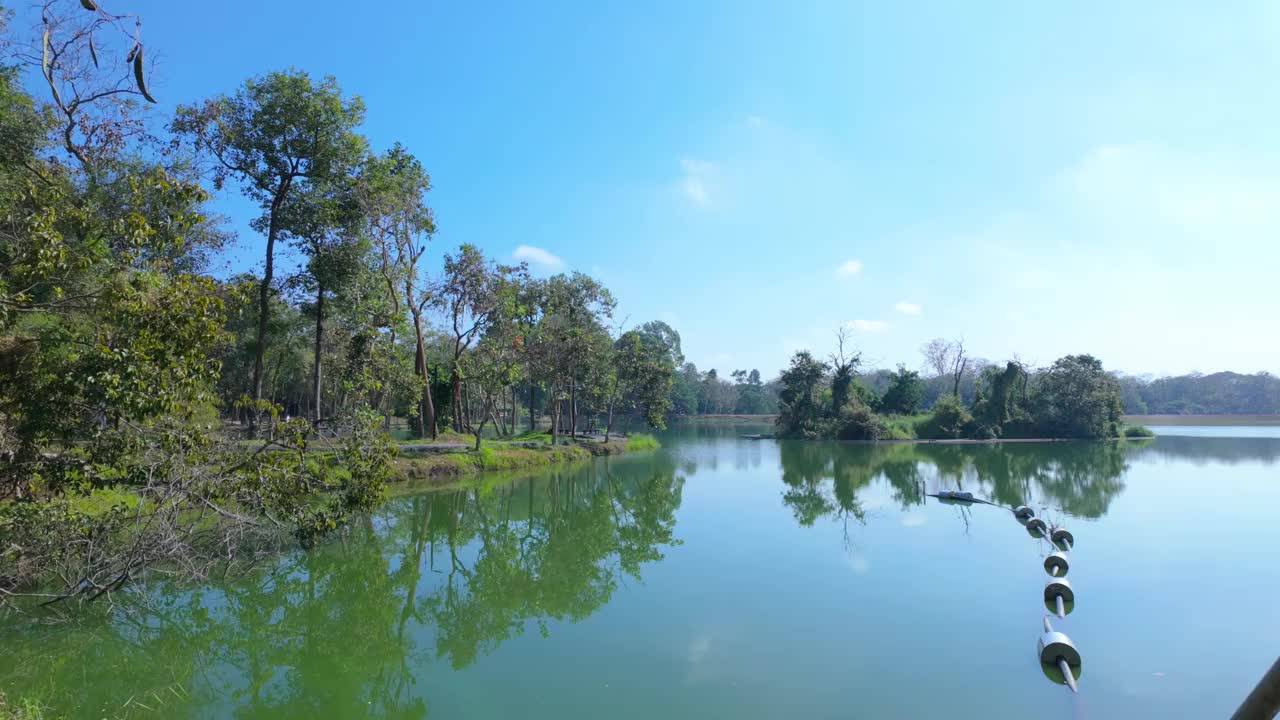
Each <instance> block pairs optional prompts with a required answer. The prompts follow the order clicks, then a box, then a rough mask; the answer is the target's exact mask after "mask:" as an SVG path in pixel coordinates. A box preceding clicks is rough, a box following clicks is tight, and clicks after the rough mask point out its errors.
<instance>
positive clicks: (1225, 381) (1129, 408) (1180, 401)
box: [1117, 372, 1280, 415]
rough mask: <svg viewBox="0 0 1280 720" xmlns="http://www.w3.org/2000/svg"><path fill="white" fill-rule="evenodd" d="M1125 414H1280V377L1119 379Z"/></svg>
mask: <svg viewBox="0 0 1280 720" xmlns="http://www.w3.org/2000/svg"><path fill="white" fill-rule="evenodd" d="M1117 379H1118V380H1119V381H1120V390H1121V398H1122V400H1123V402H1124V411H1125V413H1126V414H1129V415H1275V414H1280V377H1276V376H1275V375H1272V374H1271V373H1266V372H1259V373H1255V374H1253V375H1243V374H1241V373H1234V372H1217V373H1213V374H1212V375H1201V374H1199V373H1192V374H1190V375H1178V376H1176V377H1162V378H1154V379H1152V378H1151V377H1149V376H1134V375H1119V376H1117Z"/></svg>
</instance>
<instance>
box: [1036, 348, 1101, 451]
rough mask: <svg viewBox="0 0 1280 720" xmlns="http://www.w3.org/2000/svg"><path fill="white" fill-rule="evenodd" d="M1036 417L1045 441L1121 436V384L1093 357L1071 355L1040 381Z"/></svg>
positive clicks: (1062, 359) (1040, 378)
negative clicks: (1049, 439) (1054, 438)
mask: <svg viewBox="0 0 1280 720" xmlns="http://www.w3.org/2000/svg"><path fill="white" fill-rule="evenodd" d="M1033 405H1034V410H1033V414H1034V416H1035V420H1036V424H1037V425H1038V426H1039V428H1040V430H1041V431H1042V432H1044V433H1046V435H1045V436H1046V437H1074V438H1107V437H1117V436H1118V435H1119V434H1120V384H1119V383H1118V382H1117V381H1116V379H1115V378H1114V377H1113V376H1112V375H1110V374H1108V373H1107V372H1106V371H1105V370H1103V369H1102V362H1101V361H1100V360H1098V359H1097V358H1095V357H1093V356H1091V355H1068V356H1066V357H1063V358H1060V359H1058V360H1057V361H1055V362H1054V363H1053V365H1052V366H1050V367H1049V369H1048V370H1046V371H1045V372H1044V373H1042V374H1041V376H1040V377H1039V378H1037V382H1036V385H1035V389H1034V391H1033Z"/></svg>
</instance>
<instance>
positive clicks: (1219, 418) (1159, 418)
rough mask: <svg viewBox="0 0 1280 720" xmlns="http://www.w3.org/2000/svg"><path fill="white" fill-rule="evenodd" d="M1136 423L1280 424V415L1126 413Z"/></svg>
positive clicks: (1159, 424)
mask: <svg viewBox="0 0 1280 720" xmlns="http://www.w3.org/2000/svg"><path fill="white" fill-rule="evenodd" d="M1124 421H1125V422H1127V423H1132V424H1134V425H1147V426H1151V425H1155V426H1161V425H1165V426H1168V425H1280V415H1125V416H1124Z"/></svg>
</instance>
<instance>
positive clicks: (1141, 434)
mask: <svg viewBox="0 0 1280 720" xmlns="http://www.w3.org/2000/svg"><path fill="white" fill-rule="evenodd" d="M1121 435H1122V437H1127V438H1152V437H1155V436H1156V434H1155V433H1154V432H1152V431H1151V428H1148V427H1144V426H1142V425H1130V424H1129V423H1124V425H1123V427H1122V429H1121Z"/></svg>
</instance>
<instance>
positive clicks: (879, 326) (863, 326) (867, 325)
mask: <svg viewBox="0 0 1280 720" xmlns="http://www.w3.org/2000/svg"><path fill="white" fill-rule="evenodd" d="M844 326H845V327H847V328H849V329H850V330H857V331H858V332H868V333H878V332H884V331H885V330H888V329H889V323H887V322H885V321H883V320H850V321H849V322H847V323H845V324H844Z"/></svg>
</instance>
